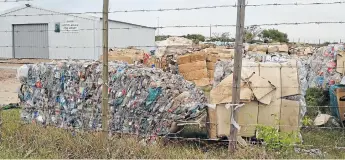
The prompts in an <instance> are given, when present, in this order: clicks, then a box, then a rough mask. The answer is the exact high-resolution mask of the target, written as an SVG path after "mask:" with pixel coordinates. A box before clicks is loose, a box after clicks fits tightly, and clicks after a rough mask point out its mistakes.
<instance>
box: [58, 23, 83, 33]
mask: <svg viewBox="0 0 345 160" xmlns="http://www.w3.org/2000/svg"><path fill="white" fill-rule="evenodd" d="M78 31H79V24H78V23H61V32H65V33H66V32H78Z"/></svg>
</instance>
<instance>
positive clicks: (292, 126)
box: [208, 60, 300, 138]
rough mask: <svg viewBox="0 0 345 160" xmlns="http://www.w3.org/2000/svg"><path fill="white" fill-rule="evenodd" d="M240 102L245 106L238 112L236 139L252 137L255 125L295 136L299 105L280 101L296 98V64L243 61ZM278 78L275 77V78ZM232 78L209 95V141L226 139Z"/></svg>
mask: <svg viewBox="0 0 345 160" xmlns="http://www.w3.org/2000/svg"><path fill="white" fill-rule="evenodd" d="M243 66H248V67H244V68H242V74H241V77H242V80H243V81H242V82H241V92H240V99H241V102H244V103H245V105H244V106H243V107H240V108H239V109H238V121H237V123H238V124H239V126H240V129H239V136H244V137H252V136H255V134H256V126H257V125H266V126H273V127H275V128H277V129H279V130H280V131H281V132H287V133H291V132H298V126H299V120H300V106H299V102H298V101H292V100H287V99H285V98H283V97H287V96H292V95H299V94H300V89H299V81H298V71H297V62H296V61H295V60H290V61H289V62H288V63H255V62H247V61H243ZM277 75H278V76H277ZM232 79H233V75H232V74H231V75H229V76H227V77H226V78H225V79H223V80H222V81H221V82H220V83H219V84H218V85H217V86H215V87H214V88H213V89H212V90H211V92H210V103H211V104H213V105H210V107H209V109H208V116H209V119H210V122H211V123H210V126H209V134H210V138H218V137H222V136H229V134H230V132H229V131H230V123H231V119H230V117H231V110H230V108H229V105H228V104H229V103H231V102H232Z"/></svg>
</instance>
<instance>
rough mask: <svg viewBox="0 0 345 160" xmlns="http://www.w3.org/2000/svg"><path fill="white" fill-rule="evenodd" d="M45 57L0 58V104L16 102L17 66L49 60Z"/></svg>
mask: <svg viewBox="0 0 345 160" xmlns="http://www.w3.org/2000/svg"><path fill="white" fill-rule="evenodd" d="M49 61H51V60H45V59H0V106H2V105H5V104H9V103H18V102H19V99H18V89H19V87H20V83H19V81H18V80H17V78H16V74H17V70H16V69H17V68H19V67H20V66H22V65H24V64H31V63H38V62H49Z"/></svg>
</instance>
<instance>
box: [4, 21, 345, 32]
mask: <svg viewBox="0 0 345 160" xmlns="http://www.w3.org/2000/svg"><path fill="white" fill-rule="evenodd" d="M54 24H55V23H54ZM309 24H316V25H321V24H345V21H310V22H282V23H264V24H251V25H246V27H262V26H285V25H309ZM210 27H216V28H217V27H236V25H233V24H215V25H172V26H160V27H147V26H137V27H110V28H108V29H109V30H130V29H140V28H152V29H166V28H210ZM95 30H104V29H100V28H88V29H78V31H95ZM45 31H48V32H55V30H27V31H13V30H0V32H8V33H20V32H45ZM78 31H68V30H66V31H60V32H61V33H69V34H76V33H78Z"/></svg>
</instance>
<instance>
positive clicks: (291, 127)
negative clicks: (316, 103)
mask: <svg viewBox="0 0 345 160" xmlns="http://www.w3.org/2000/svg"><path fill="white" fill-rule="evenodd" d="M299 110H300V107H299V102H298V101H290V100H285V99H283V100H282V106H281V113H280V121H279V122H280V131H281V132H286V133H296V132H298V129H299V115H300V113H299Z"/></svg>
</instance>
